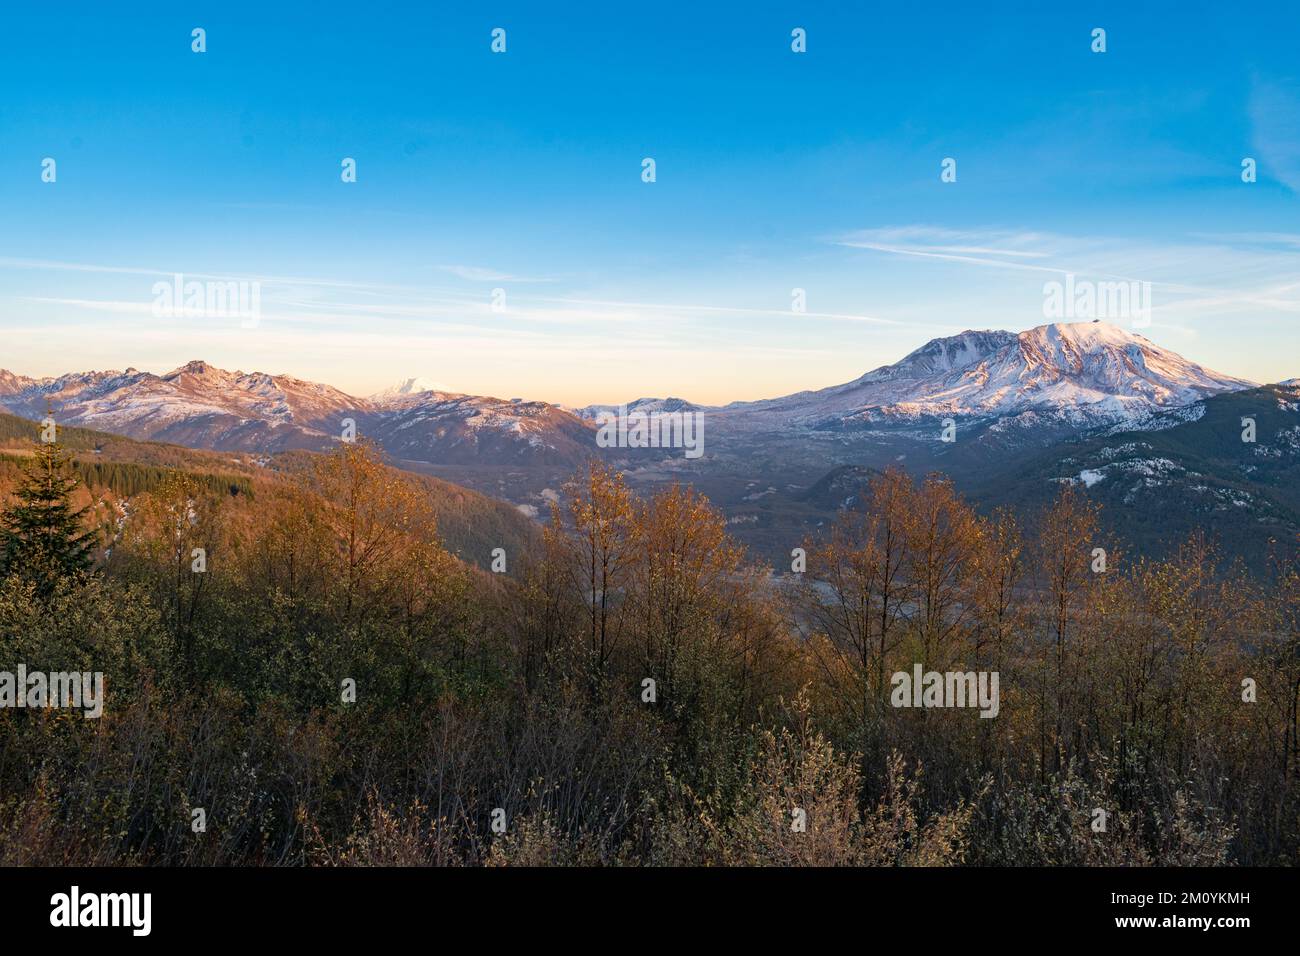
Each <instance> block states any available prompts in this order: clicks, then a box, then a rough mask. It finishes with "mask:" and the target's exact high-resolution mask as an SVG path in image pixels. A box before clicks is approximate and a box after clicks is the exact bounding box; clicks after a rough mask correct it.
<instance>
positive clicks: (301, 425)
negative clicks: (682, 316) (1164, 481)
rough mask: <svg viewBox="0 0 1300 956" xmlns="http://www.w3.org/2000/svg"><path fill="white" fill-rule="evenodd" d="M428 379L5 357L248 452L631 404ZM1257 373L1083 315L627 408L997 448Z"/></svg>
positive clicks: (146, 423)
mask: <svg viewBox="0 0 1300 956" xmlns="http://www.w3.org/2000/svg"><path fill="white" fill-rule="evenodd" d="M431 384H432V383H428V382H425V381H423V380H420V379H407V380H405V381H404V382H402V383H401V384H399V385H398V386H396V387H395V388H392V389H388V390H386V391H384V392H381V393H379V394H377V395H372V396H370V397H368V398H358V397H354V396H352V395H348V394H347V393H345V392H343V391H340V390H339V389H336V388H333V387H332V386H329V385H322V384H318V383H315V382H308V381H304V380H302V379H299V378H295V377H293V376H290V375H268V374H266V373H263V372H239V371H236V372H230V371H226V370H223V369H219V368H215V367H213V366H211V365H208V364H207V363H205V362H201V361H195V362H190V363H188V364H186V365H183V366H181V367H180V368H177V369H174V370H173V371H171V372H169V373H167V374H166V375H154V374H152V373H149V372H141V371H138V370H136V369H132V368H128V369H126V370H125V371H120V372H119V371H107V372H82V373H72V374H67V375H62V376H59V377H58V378H44V379H33V378H27V377H24V376H21V375H16V374H13V373H10V372H5V371H0V408H4V409H6V410H8V411H10V412H13V413H14V414H18V415H22V416H24V417H27V418H40V417H42V416H43V415H44V414H45V409H46V403H47V401H48V402H49V406H50V407H51V408H52V409H54V411H55V413H56V416H58V417H59V418H60V419H61V420H62V421H64V422H66V423H67V424H72V425H82V426H86V427H89V428H95V429H99V430H102V431H108V432H116V433H119V434H123V435H127V436H129V437H132V438H146V439H156V440H162V441H170V442H175V443H178V444H184V445H190V446H192V447H199V448H212V449H223V450H241V451H281V450H285V449H289V448H324V447H328V446H329V445H331V444H332V443H333V442H335V441H337V440H338V436H339V435H340V433H341V431H342V422H343V420H344V419H346V418H351V419H353V420H354V421H355V422H356V425H357V428H358V430H359V432H360V433H361V434H362V435H363V436H368V437H370V438H373V439H375V440H376V441H378V442H379V443H380V444H382V445H383V446H384V447H385V448H386V449H387V450H388V451H389V452H390V453H391V454H393V455H394V456H396V457H398V458H400V459H403V460H406V461H414V462H427V463H430V464H435V465H442V464H450V465H465V464H477V465H511V466H518V465H534V464H546V465H571V464H577V463H579V462H581V461H582V460H584V459H586V458H587V457H589V456H592V455H597V454H600V453H601V452H600V450H599V449H598V447H597V445H596V442H595V434H596V428H595V422H594V419H595V418H596V416H597V415H599V414H600V413H601V412H603V411H617V409H618V408H619V407H620V406H616V405H589V406H587V407H585V408H581V409H576V410H569V409H565V408H563V407H561V406H558V405H552V404H548V403H546V402H540V401H524V400H521V399H509V400H505V399H499V398H491V397H486V396H475V395H462V394H457V393H454V392H448V391H445V390H439V389H437V388H431V387H429V386H430V385H431ZM1250 387H1252V383H1250V382H1246V381H1243V380H1242V379H1237V378H1233V377H1231V376H1228V375H1222V374H1220V373H1218V372H1214V371H1211V370H1209V369H1206V368H1204V367H1202V366H1200V365H1197V364H1196V363H1194V362H1191V361H1189V360H1187V359H1185V358H1183V357H1181V356H1179V355H1177V354H1175V353H1174V352H1171V351H1169V350H1168V349H1164V348H1161V347H1160V346H1157V345H1156V344H1154V343H1153V342H1150V341H1149V340H1147V339H1146V338H1143V337H1142V336H1140V335H1135V334H1133V333H1131V332H1127V331H1125V330H1123V329H1120V328H1117V327H1116V326H1113V325H1108V324H1105V323H1076V324H1056V325H1043V326H1039V327H1037V328H1033V329H1029V330H1028V331H1025V332H1021V333H1018V334H1017V333H1014V332H1000V331H984V332H972V331H968V332H963V333H961V334H960V335H954V336H950V337H946V338H939V339H934V340H932V341H930V342H928V343H926V344H925V345H923V346H921V347H920V348H918V349H916V350H915V351H914V352H912V353H910V354H909V355H907V356H905V357H904V358H903V359H902V360H900V361H898V362H896V363H894V364H892V365H886V366H883V367H881V368H878V369H875V370H873V371H870V372H867V373H866V374H865V375H863V376H861V377H860V378H858V379H855V380H854V381H852V382H848V383H846V384H844V385H837V386H834V387H831V388H825V389H821V390H818V391H808V392H799V393H797V394H794V395H787V396H784V397H781V398H774V399H767V400H764V401H758V402H737V403H733V404H731V405H727V406H725V407H723V408H702V407H700V406H696V405H693V404H691V403H690V402H687V401H685V400H684V399H680V398H665V399H658V398H642V399H637V400H636V401H634V402H630V403H628V404H627V405H626V406H623V407H625V408H626V409H627V410H629V411H634V410H635V411H643V412H647V413H654V412H681V411H702V412H703V413H704V414H705V417H706V420H707V422H708V430H707V435H708V438H707V440H708V441H709V442H713V443H715V444H714V445H713V446H712V447H717V448H720V449H721V450H723V451H724V452H725V453H732V452H735V451H737V450H743V451H745V452H750V451H762V450H771V449H777V448H779V449H780V451H779V454H780V455H789V454H791V453H794V454H797V453H798V446H799V444H800V443H801V442H802V443H805V445H806V446H808V447H812V446H813V445H819V446H821V447H822V448H823V449H825V448H827V447H828V443H827V441H826V438H827V437H828V436H836V438H835V440H836V441H840V440H841V439H842V440H844V441H848V440H849V439H853V440H854V441H855V442H859V441H871V442H878V443H879V442H884V443H888V442H889V441H890V440H891V439H900V438H901V439H907V438H908V437H909V430H910V432H911V433H915V434H912V435H911V438H912V439H913V440H921V438H922V437H923V438H924V439H925V444H926V445H928V446H933V445H934V442H933V441H931V440H930V439H932V438H933V434H932V430H930V429H929V427H928V426H925V428H924V429H922V428H921V424H922V423H924V422H927V421H930V420H931V419H934V418H942V417H953V418H962V419H963V421H967V422H969V421H972V420H973V421H975V422H978V423H980V428H982V429H983V431H982V432H979V433H978V434H982V435H983V436H985V438H987V439H988V440H990V441H992V442H994V443H995V444H998V446H999V447H1007V446H1009V445H1018V444H1023V443H1024V442H1025V441H1030V442H1033V443H1037V444H1043V443H1045V442H1050V441H1053V440H1055V439H1056V438H1058V437H1060V436H1061V435H1062V434H1063V433H1064V432H1067V431H1075V432H1077V431H1081V430H1084V429H1088V428H1094V427H1096V426H1099V425H1102V426H1105V425H1109V426H1115V425H1123V426H1125V427H1128V428H1151V429H1154V428H1161V427H1168V426H1169V425H1170V424H1171V423H1176V422H1178V421H1182V420H1185V419H1186V418H1187V417H1188V416H1190V415H1194V414H1195V413H1196V404H1195V403H1198V402H1200V401H1201V400H1202V399H1204V398H1207V397H1208V396H1211V395H1215V394H1218V393H1221V392H1230V391H1236V390H1240V389H1245V388H1250ZM922 432H923V434H922ZM967 434H977V432H975V431H968V432H967ZM856 448H857V446H856V445H855V449H852V452H853V454H856V453H857V450H856ZM774 453H778V452H774ZM846 453H847V452H845V451H843V450H841V451H837V452H836V453H835V454H836V455H838V456H839V457H844V455H845V454H846ZM706 454H708V453H707V452H706ZM882 454H883V452H882ZM891 457H896V453H891Z"/></svg>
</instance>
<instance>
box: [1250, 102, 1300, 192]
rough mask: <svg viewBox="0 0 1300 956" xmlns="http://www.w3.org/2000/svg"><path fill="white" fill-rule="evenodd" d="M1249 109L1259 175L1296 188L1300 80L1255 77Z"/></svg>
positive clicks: (1298, 176) (1299, 154)
mask: <svg viewBox="0 0 1300 956" xmlns="http://www.w3.org/2000/svg"><path fill="white" fill-rule="evenodd" d="M1249 109H1250V120H1251V126H1252V129H1251V134H1252V143H1253V145H1254V149H1255V152H1256V153H1258V156H1256V159H1257V160H1258V161H1259V176H1260V178H1261V179H1263V178H1268V177H1271V178H1274V179H1277V180H1278V181H1279V182H1281V183H1283V184H1284V185H1285V186H1286V187H1287V188H1288V189H1290V190H1291V191H1292V192H1293V193H1294V192H1300V84H1297V83H1296V82H1294V81H1292V80H1280V81H1262V80H1259V79H1256V80H1255V82H1254V84H1253V86H1252V87H1251V92H1250V107H1249Z"/></svg>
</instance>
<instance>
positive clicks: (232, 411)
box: [0, 361, 594, 464]
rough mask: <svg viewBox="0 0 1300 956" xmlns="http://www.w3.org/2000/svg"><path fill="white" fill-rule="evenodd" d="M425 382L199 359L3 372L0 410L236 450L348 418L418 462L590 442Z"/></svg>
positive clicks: (520, 454)
mask: <svg viewBox="0 0 1300 956" xmlns="http://www.w3.org/2000/svg"><path fill="white" fill-rule="evenodd" d="M422 386H423V383H421V382H420V380H417V379H410V380H407V381H406V382H404V383H403V384H402V385H401V386H399V387H398V388H396V389H391V390H389V391H387V392H384V393H380V395H378V396H372V397H370V398H357V397H354V396H352V395H348V394H347V393H346V392H342V391H340V390H339V389H336V388H334V387H332V386H330V385H322V384H318V383H315V382H307V381H304V380H302V379H299V378H294V377H293V376H291V375H268V374H266V373H263V372H229V371H226V370H224V369H219V368H216V367H214V366H212V365H209V364H207V363H206V362H201V361H194V362H190V363H188V364H186V365H183V366H181V367H180V368H177V369H174V370H173V371H171V372H168V373H167V374H166V375H154V374H151V373H149V372H141V371H138V370H136V369H133V368H128V369H127V370H126V371H121V372H119V371H106V372H82V373H74V374H68V375H62V376H59V377H58V378H44V379H31V378H25V377H23V376H18V375H13V374H11V373H9V372H0V408H4V409H5V410H7V411H10V412H12V413H13V414H16V415H21V416H23V417H26V418H35V419H39V418H41V417H43V416H44V415H45V410H46V407H47V405H46V403H47V401H48V403H49V407H50V408H52V409H53V410H54V412H55V415H56V417H57V418H58V419H59V420H60V421H62V422H64V423H66V424H69V425H79V426H83V427H86V428H94V429H98V430H100V431H106V432H113V433H116V434H120V435H126V436H129V437H131V438H139V439H151V440H156V441H167V442H175V443H176V444H181V445H189V446H191V447H195V448H212V449H221V450H231V451H267V452H275V451H285V450H288V449H295V448H306V449H321V448H326V447H329V446H330V445H332V444H333V443H334V442H335V441H337V440H338V438H339V436H340V435H341V434H342V431H343V421H344V419H349V418H350V419H352V420H353V421H354V422H355V423H356V427H357V429H358V432H359V433H360V434H361V435H362V436H365V437H370V438H373V439H375V440H376V441H378V442H379V443H380V444H381V445H383V446H384V447H385V448H386V449H387V450H388V451H389V452H390V453H391V454H393V455H395V456H398V457H402V458H408V459H411V460H414V461H429V462H438V463H455V464H467V463H487V464H539V463H553V462H569V461H573V462H576V461H579V460H581V458H582V457H584V456H585V455H587V454H591V449H592V447H594V442H593V441H591V440H590V439H589V433H590V432H591V431H592V426H591V425H588V424H587V423H584V422H582V421H581V420H579V419H578V418H576V417H575V416H573V415H571V414H570V413H568V412H565V411H563V410H562V409H560V408H558V407H557V406H554V405H548V404H546V403H545V402H521V401H504V400H502V399H496V398H484V397H478V396H472V395H457V394H454V393H449V392H441V391H430V390H427V389H425V388H423V387H422Z"/></svg>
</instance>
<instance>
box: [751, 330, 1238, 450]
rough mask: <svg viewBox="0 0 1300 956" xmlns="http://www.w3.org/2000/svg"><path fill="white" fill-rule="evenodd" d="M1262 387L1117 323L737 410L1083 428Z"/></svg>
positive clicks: (967, 342)
mask: <svg viewBox="0 0 1300 956" xmlns="http://www.w3.org/2000/svg"><path fill="white" fill-rule="evenodd" d="M1253 386H1254V383H1252V382H1247V381H1245V380H1243V379H1238V378H1234V377H1232V376H1229V375H1223V374H1221V373H1219V372H1215V371H1212V370H1211V369H1207V368H1204V367H1202V366H1200V365H1198V364H1196V363H1195V362H1191V361H1189V360H1187V359H1185V358H1183V357H1182V356H1181V355H1178V354H1177V353H1175V352H1171V351H1169V350H1168V349H1164V348H1161V347H1160V346H1158V345H1156V344H1155V343H1153V342H1151V341H1150V340H1148V339H1146V338H1144V337H1143V336H1141V335H1137V334H1135V333H1133V332H1130V331H1128V330H1126V329H1122V328H1120V327H1118V326H1115V325H1111V324H1110V323H1107V322H1071V323H1053V324H1049V325H1040V326H1037V327H1035V328H1032V329H1028V330H1026V331H1024V332H1020V333H1015V332H1000V331H982V332H975V331H967V332H962V333H961V334H960V335H954V336H949V337H946V338H938V339H933V340H931V341H930V342H927V343H926V344H925V345H923V346H921V347H920V348H919V349H916V350H915V351H914V352H911V353H909V354H908V355H907V356H905V357H904V358H903V359H902V360H900V361H899V362H896V363H895V364H893V365H886V366H883V367H882V368H878V369H876V370H875V371H872V372H868V373H867V374H866V375H863V376H862V377H861V378H859V379H857V380H855V381H853V382H849V383H847V384H845V385H837V386H833V387H831V388H825V389H822V390H820V391H815V392H800V393H798V394H795V395H789V396H786V397H785V398H776V399H768V400H766V401H762V402H748V403H736V404H733V405H731V406H728V408H727V411H728V412H729V413H731V414H733V415H738V416H741V417H742V419H743V420H745V422H746V423H747V424H751V425H755V426H757V425H759V424H760V422H759V419H758V418H754V417H753V416H756V415H762V416H763V417H764V418H766V419H767V420H769V421H770V420H772V413H777V414H776V418H778V419H784V420H786V421H791V422H793V423H799V422H802V423H804V424H807V425H812V426H814V427H818V428H824V427H833V424H834V423H836V422H842V423H849V422H852V423H853V424H854V425H855V426H856V425H861V424H863V423H866V422H871V421H879V420H882V419H896V418H904V419H906V418H916V417H918V416H927V415H979V416H1004V415H1015V414H1019V413H1021V412H1023V411H1026V410H1029V409H1033V410H1035V411H1036V412H1038V413H1048V414H1053V415H1064V416H1066V417H1068V418H1070V419H1071V420H1078V421H1080V422H1082V421H1084V420H1088V419H1095V420H1099V421H1100V420H1105V421H1112V420H1118V419H1124V418H1131V417H1134V416H1142V415H1146V414H1147V413H1149V412H1150V411H1151V410H1152V409H1155V408H1167V407H1174V406H1180V405H1188V404H1191V403H1193V402H1196V401H1199V400H1201V399H1203V398H1207V397H1208V396H1210V395H1215V394H1217V393H1219V392H1227V391H1236V390H1239V389H1245V388H1252V387H1253Z"/></svg>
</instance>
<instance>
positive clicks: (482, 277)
mask: <svg viewBox="0 0 1300 956" xmlns="http://www.w3.org/2000/svg"><path fill="white" fill-rule="evenodd" d="M438 268H439V269H441V270H442V271H443V272H450V273H451V274H452V275H454V276H459V277H460V278H462V279H465V280H466V281H468V282H524V283H533V282H554V281H555V280H554V279H550V278H546V277H542V276H523V275H515V274H513V273H510V272H498V271H497V270H495V269H484V268H482V267H480V266H456V265H452V266H439V267H438Z"/></svg>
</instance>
